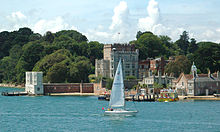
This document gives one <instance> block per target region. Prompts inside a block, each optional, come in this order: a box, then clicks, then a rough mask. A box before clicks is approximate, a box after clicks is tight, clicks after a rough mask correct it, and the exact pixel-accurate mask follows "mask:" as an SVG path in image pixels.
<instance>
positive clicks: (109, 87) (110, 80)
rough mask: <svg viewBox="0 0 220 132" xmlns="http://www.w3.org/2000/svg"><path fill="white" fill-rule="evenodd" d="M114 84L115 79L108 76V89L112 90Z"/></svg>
mask: <svg viewBox="0 0 220 132" xmlns="http://www.w3.org/2000/svg"><path fill="white" fill-rule="evenodd" d="M112 84H113V79H111V78H107V80H106V88H107V89H108V90H111V89H112Z"/></svg>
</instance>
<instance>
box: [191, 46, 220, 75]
mask: <svg viewBox="0 0 220 132" xmlns="http://www.w3.org/2000/svg"><path fill="white" fill-rule="evenodd" d="M219 58H220V45H219V44H216V43H210V42H202V43H199V48H198V49H197V50H196V51H195V53H194V54H193V61H194V62H195V64H196V66H197V68H198V69H200V70H201V72H202V73H207V72H208V69H210V71H211V72H216V71H219V70H220V59H219Z"/></svg>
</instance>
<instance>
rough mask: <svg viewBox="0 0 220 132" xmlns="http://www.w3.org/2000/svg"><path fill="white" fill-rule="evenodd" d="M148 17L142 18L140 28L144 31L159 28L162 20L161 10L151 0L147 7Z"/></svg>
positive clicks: (153, 0) (139, 23)
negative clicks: (158, 25)
mask: <svg viewBox="0 0 220 132" xmlns="http://www.w3.org/2000/svg"><path fill="white" fill-rule="evenodd" d="M147 12H148V15H149V16H147V17H145V18H140V19H139V22H138V28H139V29H140V30H142V31H146V30H147V31H152V30H153V29H154V26H157V24H158V22H159V19H160V10H159V6H158V3H157V2H156V1H155V0H150V1H149V3H148V6H147Z"/></svg>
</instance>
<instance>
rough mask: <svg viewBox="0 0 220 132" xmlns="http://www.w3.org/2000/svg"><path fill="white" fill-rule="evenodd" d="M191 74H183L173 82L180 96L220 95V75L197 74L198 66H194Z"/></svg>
mask: <svg viewBox="0 0 220 132" xmlns="http://www.w3.org/2000/svg"><path fill="white" fill-rule="evenodd" d="M191 71H192V73H191V74H184V73H181V75H180V76H179V78H178V79H177V80H175V81H173V84H174V87H175V89H176V90H177V92H178V94H179V95H187V96H199V95H213V94H220V73H219V71H218V72H217V73H214V74H211V73H210V71H209V73H208V74H197V68H196V66H195V65H194V63H193V65H192V68H191Z"/></svg>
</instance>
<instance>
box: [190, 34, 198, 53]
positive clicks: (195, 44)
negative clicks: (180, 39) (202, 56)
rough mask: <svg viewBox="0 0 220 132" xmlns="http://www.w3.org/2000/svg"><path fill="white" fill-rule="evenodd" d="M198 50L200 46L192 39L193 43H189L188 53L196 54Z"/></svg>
mask: <svg viewBox="0 0 220 132" xmlns="http://www.w3.org/2000/svg"><path fill="white" fill-rule="evenodd" d="M197 49H198V45H197V43H196V40H195V39H194V38H191V42H190V43H189V48H188V51H189V53H194V52H195V51H196V50H197Z"/></svg>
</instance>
